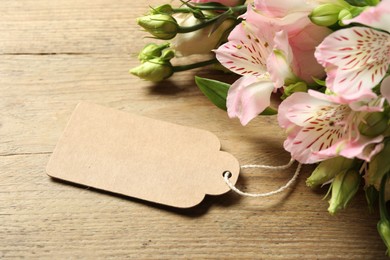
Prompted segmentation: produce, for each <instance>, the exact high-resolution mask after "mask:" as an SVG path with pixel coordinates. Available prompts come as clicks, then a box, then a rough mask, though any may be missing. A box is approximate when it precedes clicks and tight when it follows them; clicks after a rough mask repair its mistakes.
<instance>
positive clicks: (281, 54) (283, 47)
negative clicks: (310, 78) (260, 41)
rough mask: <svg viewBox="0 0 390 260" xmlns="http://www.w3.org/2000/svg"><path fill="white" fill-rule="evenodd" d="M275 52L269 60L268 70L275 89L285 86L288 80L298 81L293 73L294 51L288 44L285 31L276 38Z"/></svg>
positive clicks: (277, 34)
mask: <svg viewBox="0 0 390 260" xmlns="http://www.w3.org/2000/svg"><path fill="white" fill-rule="evenodd" d="M274 42H275V46H274V51H273V52H272V53H271V54H270V56H269V57H268V59H267V70H268V72H269V74H270V77H271V80H272V81H273V82H274V83H275V87H277V88H280V87H282V86H284V83H285V81H286V80H290V81H293V80H296V79H297V78H296V76H295V75H294V73H293V72H292V69H291V66H290V65H291V63H292V58H293V57H292V51H291V48H290V45H289V43H288V38H287V34H286V33H285V32H283V31H280V32H277V33H276V34H275V38H274Z"/></svg>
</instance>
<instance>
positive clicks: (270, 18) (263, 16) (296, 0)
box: [243, 0, 331, 83]
mask: <svg viewBox="0 0 390 260" xmlns="http://www.w3.org/2000/svg"><path fill="white" fill-rule="evenodd" d="M312 3H313V4H309V3H308V2H307V1H306V0H293V1H287V2H286V1H281V0H277V1H274V0H258V1H255V3H254V6H251V5H248V11H247V12H246V13H245V14H244V15H243V17H244V18H245V19H246V20H247V21H248V22H250V23H251V24H256V26H258V27H259V28H264V30H270V31H275V32H277V31H284V32H285V33H286V34H287V38H288V42H289V45H290V48H291V51H292V53H293V56H294V59H293V61H292V62H293V66H292V67H293V69H294V70H293V72H294V74H295V75H297V76H298V77H299V78H301V79H303V80H304V81H306V82H308V83H310V82H313V79H312V77H316V78H322V77H323V76H324V75H325V71H324V69H323V67H322V66H321V65H320V64H318V62H317V60H316V59H315V57H314V55H313V54H314V51H315V47H316V46H317V45H318V44H320V43H321V41H322V40H323V39H324V38H325V37H326V36H327V35H329V34H330V33H331V30H329V29H328V28H326V27H320V26H317V25H315V24H313V23H312V22H311V21H310V19H309V18H308V15H309V14H310V12H311V10H312V9H313V8H314V7H315V6H316V5H317V2H316V1H312Z"/></svg>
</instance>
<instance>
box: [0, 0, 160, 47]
mask: <svg viewBox="0 0 390 260" xmlns="http://www.w3.org/2000/svg"><path fill="white" fill-rule="evenodd" d="M159 3H161V1H156V0H153V1H148V2H145V1H129V0H117V1H115V2H112V1H107V0H96V1H76V0H58V1H47V0H21V1H13V0H4V1H3V0H2V1H1V4H0V39H1V41H0V53H6V54H10V53H16V54H17V53H135V52H136V51H137V50H135V49H134V47H135V46H136V44H135V42H134V40H135V39H136V41H144V42H148V41H150V39H145V40H143V38H144V37H145V36H146V35H145V33H143V32H142V31H141V30H140V29H139V27H138V26H136V22H135V19H136V17H139V16H142V15H144V14H146V13H147V12H148V6H149V5H150V6H156V5H158V4H159Z"/></svg>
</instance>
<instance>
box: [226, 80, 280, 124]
mask: <svg viewBox="0 0 390 260" xmlns="http://www.w3.org/2000/svg"><path fill="white" fill-rule="evenodd" d="M273 90H274V84H273V83H272V81H268V80H259V79H258V78H256V77H253V76H243V77H241V78H240V79H238V80H237V81H236V82H234V83H233V84H232V86H231V87H230V89H229V92H228V96H227V100H226V105H227V112H228V115H229V117H230V118H236V117H237V118H239V119H240V122H241V124H242V125H246V124H248V123H249V121H251V120H252V119H253V118H255V117H256V116H258V115H259V114H260V113H261V112H263V111H264V109H266V108H267V107H268V106H269V105H270V96H271V93H272V91H273Z"/></svg>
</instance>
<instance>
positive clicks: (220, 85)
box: [195, 76, 230, 111]
mask: <svg viewBox="0 0 390 260" xmlns="http://www.w3.org/2000/svg"><path fill="white" fill-rule="evenodd" d="M195 82H196V84H197V85H198V87H199V89H200V90H201V91H202V92H203V94H204V95H205V96H206V97H207V98H208V99H209V100H210V101H211V102H212V103H213V104H214V105H216V106H217V107H219V108H220V109H222V110H225V111H226V110H227V108H226V97H227V93H228V90H229V88H230V85H229V84H226V83H224V82H220V81H217V80H213V79H206V78H201V77H197V76H196V77H195Z"/></svg>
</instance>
